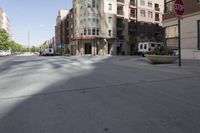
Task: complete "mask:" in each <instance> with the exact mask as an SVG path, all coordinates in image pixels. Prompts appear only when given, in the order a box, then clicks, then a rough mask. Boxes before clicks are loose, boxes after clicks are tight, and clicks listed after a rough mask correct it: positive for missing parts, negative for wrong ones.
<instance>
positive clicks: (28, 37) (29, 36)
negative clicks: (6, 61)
mask: <svg viewBox="0 0 200 133" xmlns="http://www.w3.org/2000/svg"><path fill="white" fill-rule="evenodd" d="M28 49H29V53H31V49H30V31H28Z"/></svg>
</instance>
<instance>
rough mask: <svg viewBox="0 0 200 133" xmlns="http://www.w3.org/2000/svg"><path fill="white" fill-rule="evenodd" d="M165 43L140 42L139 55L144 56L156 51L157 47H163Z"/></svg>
mask: <svg viewBox="0 0 200 133" xmlns="http://www.w3.org/2000/svg"><path fill="white" fill-rule="evenodd" d="M162 45H163V43H157V42H140V43H138V53H139V54H140V55H142V56H144V55H145V54H146V53H149V52H152V51H154V49H155V48H156V47H160V46H162Z"/></svg>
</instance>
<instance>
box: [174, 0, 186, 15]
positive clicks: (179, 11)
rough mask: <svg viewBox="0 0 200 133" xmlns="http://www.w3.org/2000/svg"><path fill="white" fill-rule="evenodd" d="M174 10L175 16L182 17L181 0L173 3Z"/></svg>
mask: <svg viewBox="0 0 200 133" xmlns="http://www.w3.org/2000/svg"><path fill="white" fill-rule="evenodd" d="M174 9H175V11H176V15H177V16H179V17H180V16H182V15H183V13H184V4H183V1H182V0H176V1H175V3H174Z"/></svg>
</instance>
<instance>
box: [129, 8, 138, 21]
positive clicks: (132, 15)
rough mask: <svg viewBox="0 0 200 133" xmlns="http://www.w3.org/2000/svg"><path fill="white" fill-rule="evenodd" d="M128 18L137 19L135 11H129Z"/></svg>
mask: <svg viewBox="0 0 200 133" xmlns="http://www.w3.org/2000/svg"><path fill="white" fill-rule="evenodd" d="M129 16H130V19H136V17H137V14H136V9H131V11H130V15H129Z"/></svg>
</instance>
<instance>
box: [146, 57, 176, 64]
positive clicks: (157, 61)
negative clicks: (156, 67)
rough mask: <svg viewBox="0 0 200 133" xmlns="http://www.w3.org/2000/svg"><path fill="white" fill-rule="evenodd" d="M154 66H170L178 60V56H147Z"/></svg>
mask: <svg viewBox="0 0 200 133" xmlns="http://www.w3.org/2000/svg"><path fill="white" fill-rule="evenodd" d="M145 56H146V58H147V59H148V60H149V61H150V62H151V63H152V64H169V63H173V62H174V61H176V60H177V59H178V56H176V55H175V56H173V55H145Z"/></svg>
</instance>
